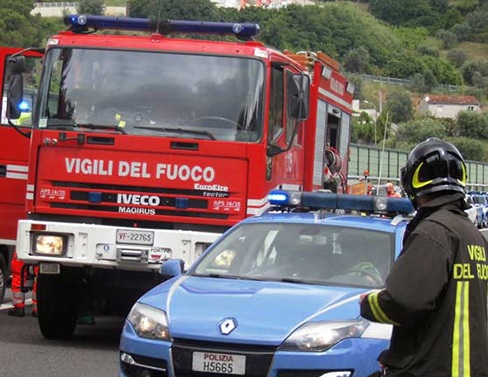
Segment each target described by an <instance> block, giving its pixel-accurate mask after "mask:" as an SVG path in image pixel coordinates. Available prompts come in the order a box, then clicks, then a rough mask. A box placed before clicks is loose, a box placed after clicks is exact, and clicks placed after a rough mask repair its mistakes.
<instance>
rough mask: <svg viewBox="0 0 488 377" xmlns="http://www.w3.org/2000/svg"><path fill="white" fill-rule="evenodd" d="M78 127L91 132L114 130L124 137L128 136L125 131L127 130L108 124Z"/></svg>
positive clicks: (79, 125) (81, 125) (78, 125)
mask: <svg viewBox="0 0 488 377" xmlns="http://www.w3.org/2000/svg"><path fill="white" fill-rule="evenodd" d="M76 127H77V128H88V129H90V130H104V129H107V130H114V131H118V132H120V133H121V134H123V135H127V131H126V130H125V128H123V127H120V126H115V125H113V126H112V125H106V124H77V125H76Z"/></svg>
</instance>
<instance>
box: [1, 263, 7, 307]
mask: <svg viewBox="0 0 488 377" xmlns="http://www.w3.org/2000/svg"><path fill="white" fill-rule="evenodd" d="M6 288H7V263H5V257H4V256H3V254H1V253H0V305H1V304H2V302H3V298H4V297H5V289H6Z"/></svg>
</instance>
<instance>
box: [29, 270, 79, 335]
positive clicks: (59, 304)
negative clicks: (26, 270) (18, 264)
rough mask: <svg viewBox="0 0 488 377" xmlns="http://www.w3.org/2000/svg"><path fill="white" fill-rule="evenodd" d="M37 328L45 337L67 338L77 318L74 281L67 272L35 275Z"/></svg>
mask: <svg viewBox="0 0 488 377" xmlns="http://www.w3.org/2000/svg"><path fill="white" fill-rule="evenodd" d="M37 310H38V313H39V317H38V320H39V328H40V330H41V333H42V335H43V336H44V337H45V338H47V339H69V338H71V337H72V336H73V333H74V331H75V328H76V322H77V320H78V293H77V288H76V281H75V279H73V278H72V277H71V276H70V275H69V274H66V273H64V274H63V273H61V274H58V275H47V274H39V275H38V277H37Z"/></svg>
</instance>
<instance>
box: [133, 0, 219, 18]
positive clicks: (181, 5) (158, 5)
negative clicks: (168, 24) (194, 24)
mask: <svg viewBox="0 0 488 377" xmlns="http://www.w3.org/2000/svg"><path fill="white" fill-rule="evenodd" d="M127 4H128V7H129V12H130V16H131V17H147V18H151V19H154V20H156V19H158V15H159V17H160V19H161V20H168V19H169V20H203V21H210V20H216V19H217V20H218V21H220V19H219V18H220V14H219V13H218V12H217V7H216V6H215V4H213V3H212V2H211V1H210V0H164V1H161V2H160V1H159V0H129V1H128V3H127Z"/></svg>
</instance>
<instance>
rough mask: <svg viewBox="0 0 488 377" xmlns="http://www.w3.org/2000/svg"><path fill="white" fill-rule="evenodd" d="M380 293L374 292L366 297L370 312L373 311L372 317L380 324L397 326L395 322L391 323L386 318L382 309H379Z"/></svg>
mask: <svg viewBox="0 0 488 377" xmlns="http://www.w3.org/2000/svg"><path fill="white" fill-rule="evenodd" d="M379 293H380V292H374V293H371V294H369V295H368V303H369V305H370V306H371V310H372V311H373V315H374V316H375V318H376V319H377V320H378V321H380V322H382V323H390V324H392V325H397V326H399V325H398V323H396V322H395V321H392V320H391V319H390V318H388V316H387V315H386V314H385V312H384V311H383V309H381V307H380V304H379V302H378V294H379Z"/></svg>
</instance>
